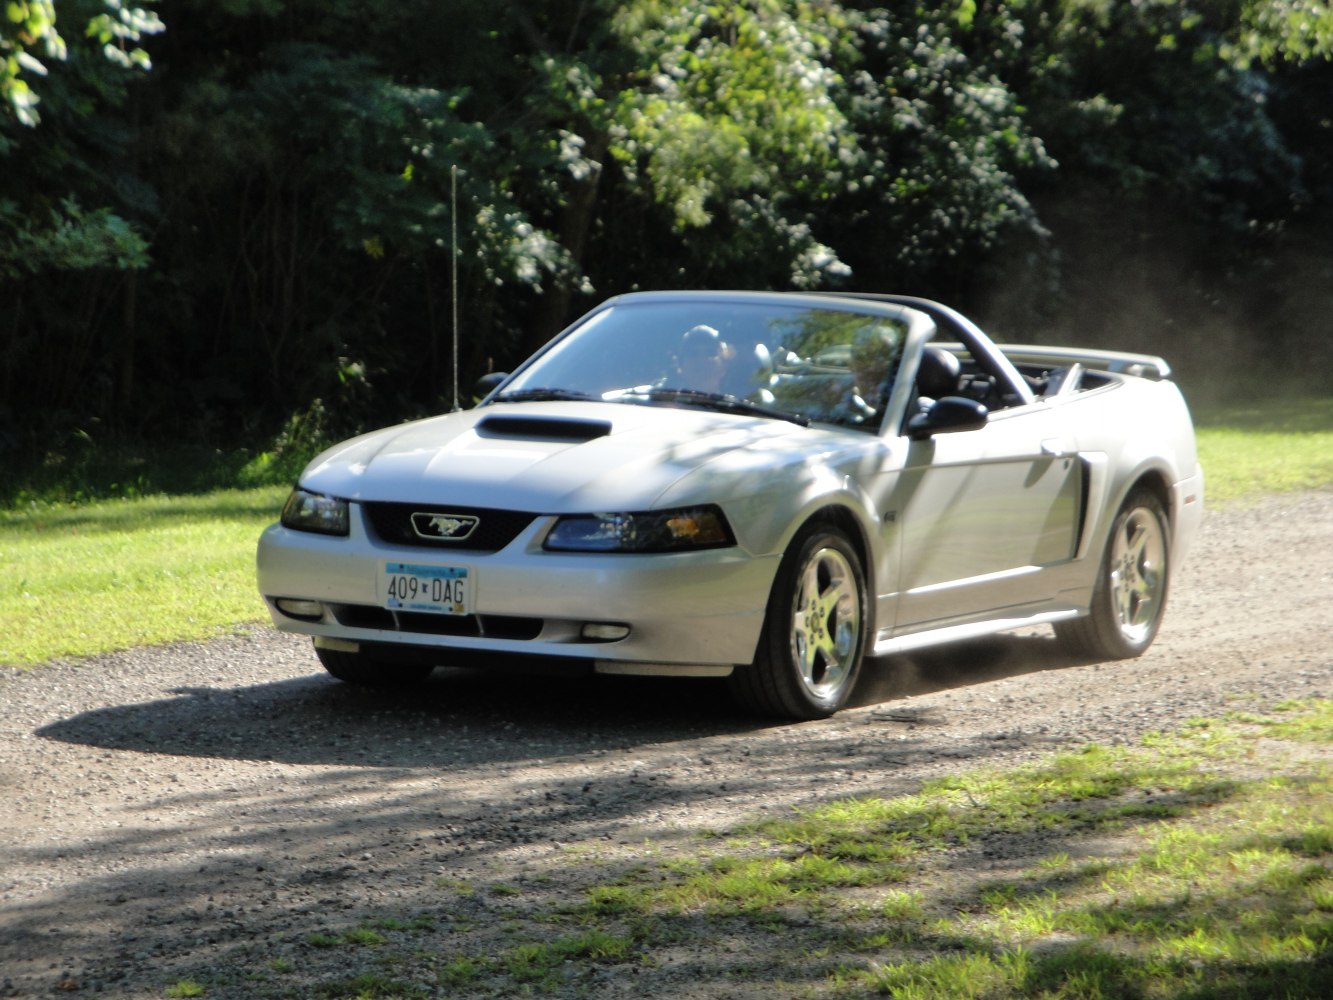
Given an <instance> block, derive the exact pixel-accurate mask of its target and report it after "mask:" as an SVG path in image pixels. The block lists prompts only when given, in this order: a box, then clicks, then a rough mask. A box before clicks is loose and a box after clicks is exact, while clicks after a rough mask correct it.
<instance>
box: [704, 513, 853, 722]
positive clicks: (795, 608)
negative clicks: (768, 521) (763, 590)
mask: <svg viewBox="0 0 1333 1000" xmlns="http://www.w3.org/2000/svg"><path fill="white" fill-rule="evenodd" d="M868 621H869V614H868V611H867V600H866V586H865V571H864V569H863V568H862V566H861V557H860V556H859V555H858V554H857V552H856V549H855V548H854V547H853V546H852V544H851V542H850V541H849V540H848V538H847V536H846V535H845V534H844V533H843V532H841V531H839V530H838V529H836V528H832V527H826V526H822V525H820V526H815V527H813V528H808V529H806V530H805V531H804V532H803V533H802V534H800V535H798V536H797V538H796V540H795V541H794V542H793V543H792V545H791V548H789V549H788V550H787V553H786V555H784V556H783V558H782V563H781V565H780V566H779V567H778V573H777V577H776V579H775V580H774V581H773V590H772V593H771V594H770V595H769V598H768V608H767V610H766V612H765V615H764V627H763V632H762V634H761V635H760V637H759V647H758V649H757V651H756V653H755V658H754V662H753V663H750V664H748V665H746V666H744V667H740V668H738V669H737V670H736V671H735V672H734V673H733V674H732V675H731V678H730V681H729V683H730V687H731V692H732V696H733V697H734V698H735V700H736V702H737V703H738V704H739V705H740V706H741V707H742V708H744V709H746V710H748V711H752V712H756V713H759V714H762V715H768V716H778V717H782V718H787V719H822V718H826V717H828V716H830V715H832V714H833V713H834V712H836V711H838V709H840V708H842V706H843V705H845V704H846V703H847V699H848V698H849V697H850V696H851V693H852V690H853V688H855V687H856V681H857V678H858V677H859V675H860V673H861V662H862V660H863V659H864V658H865V647H866V629H867V623H868Z"/></svg>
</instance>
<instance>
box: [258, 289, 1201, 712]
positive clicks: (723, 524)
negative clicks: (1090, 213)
mask: <svg viewBox="0 0 1333 1000" xmlns="http://www.w3.org/2000/svg"><path fill="white" fill-rule="evenodd" d="M1170 374H1171V373H1170V368H1169V367H1168V365H1167V363H1166V362H1165V361H1163V360H1162V359H1161V358H1158V357H1150V356H1140V355H1132V354H1127V353H1123V352H1113V351H1097V350H1081V349H1071V348H1057V347H1039V346H1022V345H997V344H996V343H995V342H993V341H992V340H991V339H990V338H988V337H987V336H986V334H985V333H983V332H982V331H981V330H980V329H979V328H978V327H977V326H976V324H974V323H973V322H971V321H970V320H968V319H967V318H966V317H964V316H962V315H961V314H959V313H958V312H957V311H955V310H953V309H951V308H949V307H947V306H944V305H941V304H939V303H936V302H932V301H929V300H926V299H920V298H915V297H911V296H903V295H869V294H855V295H853V294H833V293H792V292H782V293H772V292H646V293H635V294H628V295H623V296H619V297H616V298H612V299H610V300H609V301H607V302H605V303H603V304H602V305H600V306H598V307H597V308H595V309H593V310H592V311H591V312H589V313H588V314H587V315H585V316H583V317H582V318H580V319H579V320H577V321H576V322H575V323H574V324H573V325H571V326H570V327H569V328H568V329H566V330H565V331H564V332H562V333H561V334H559V335H558V336H556V337H555V338H553V339H552V340H551V341H550V342H549V343H548V344H546V345H545V346H544V347H543V348H541V349H540V350H539V351H538V352H537V353H536V354H535V355H534V356H533V357H531V358H530V359H528V360H527V361H526V362H524V363H523V364H522V365H521V366H519V367H518V368H517V369H516V370H515V371H514V372H513V373H512V374H507V375H503V376H500V375H497V376H495V377H493V378H491V379H490V380H489V385H488V388H487V390H486V392H485V395H484V397H483V398H481V400H480V402H479V403H478V404H477V405H476V406H474V407H473V408H472V409H469V410H460V411H457V412H452V413H448V414H444V415H441V416H435V417H430V418H427V419H423V420H418V421H414V422H410V423H405V424H402V425H400V426H396V427H391V428H387V429H384V430H379V431H376V432H374V433H370V434H365V435H363V436H361V437H357V438H354V439H352V440H350V441H347V442H345V443H343V444H340V445H337V446H336V447H334V448H331V449H329V450H328V451H326V452H324V453H323V454H322V455H320V456H318V457H317V458H315V459H314V461H312V462H311V463H310V465H309V466H308V467H307V468H306V469H305V471H304V472H303V473H302V474H301V477H300V479H299V481H298V483H297V485H296V487H295V488H294V489H293V491H292V493H291V495H290V497H289V498H288V500H287V502H286V505H285V506H284V507H283V510H282V514H281V519H280V520H279V521H278V523H276V524H274V525H272V526H271V527H270V528H268V529H267V530H266V531H265V532H264V534H263V535H262V537H261V538H260V541H259V548H258V583H259V590H260V593H261V594H262V595H263V598H264V600H265V602H266V603H267V606H268V610H269V613H270V614H271V616H272V619H273V622H274V624H275V625H276V627H277V628H279V629H282V630H285V631H289V632H296V633H303V634H305V635H309V636H311V637H312V639H313V642H314V648H315V652H316V654H317V655H318V657H319V660H320V662H321V663H322V664H323V666H324V668H325V669H326V670H327V671H328V672H329V673H330V674H332V675H333V676H334V677H336V678H339V679H340V680H343V681H348V682H352V683H358V684H365V685H396V684H403V683H408V682H414V681H419V680H421V679H424V678H425V677H426V676H427V675H428V674H430V672H431V671H432V670H433V669H435V667H437V666H462V665H469V666H473V665H476V664H479V663H480V664H485V663H487V662H490V663H501V662H507V661H511V660H512V661H524V662H526V661H527V660H528V659H529V658H531V657H540V658H544V659H545V660H546V661H547V662H552V661H554V662H557V663H560V664H564V665H567V666H570V667H580V668H582V669H585V670H586V669H588V668H591V669H593V670H596V671H598V672H602V673H612V674H645V675H664V676H679V677H726V678H727V681H726V684H727V685H728V687H729V690H730V692H731V694H732V695H733V696H734V697H735V699H736V700H737V701H738V702H739V704H740V705H741V706H742V707H743V708H745V709H746V710H748V711H752V712H757V713H761V714H764V715H769V716H776V717H782V718H792V719H809V718H818V717H823V716H827V715H830V714H832V713H834V712H836V711H837V710H838V709H839V708H840V707H842V706H843V705H844V704H846V702H847V700H848V698H849V696H850V695H851V693H852V691H853V688H854V686H855V685H856V682H857V678H858V675H859V673H860V671H861V666H862V662H863V660H864V658H865V657H867V656H888V655H892V654H894V653H897V652H900V651H903V650H908V649H912V648H916V647H921V646H927V645H935V644H939V643H945V642H949V641H952V640H956V639H960V638H965V637H971V636H977V635H981V634H987V633H992V632H999V631H1004V630H1008V629H1014V628H1019V627H1028V626H1032V625H1037V624H1049V625H1051V626H1052V627H1053V629H1054V632H1055V635H1056V637H1057V639H1058V640H1059V641H1060V642H1062V643H1064V644H1065V645H1066V646H1068V647H1069V649H1070V650H1071V651H1073V652H1075V653H1077V654H1078V655H1080V656H1084V657H1090V658H1094V659H1125V658H1130V657H1134V656H1138V655H1139V654H1141V653H1143V652H1144V650H1146V649H1147V648H1148V646H1149V645H1150V644H1151V643H1152V641H1153V639H1154V637H1155V636H1156V634H1157V631H1158V628H1159V626H1160V625H1161V622H1162V616H1163V611H1164V609H1165V606H1166V598H1167V591H1168V589H1169V585H1170V579H1171V574H1172V571H1173V570H1174V568H1175V567H1176V566H1178V565H1179V563H1180V560H1181V558H1182V557H1183V556H1184V555H1185V552H1186V550H1187V548H1188V546H1189V544H1190V542H1191V540H1192V538H1193V537H1194V535H1195V533H1196V529H1197V527H1198V524H1199V520H1200V516H1201V512H1202V509H1203V473H1202V470H1201V469H1200V467H1199V464H1198V460H1197V457H1196V453H1195V443H1194V431H1193V427H1192V424H1191V420H1190V416H1189V411H1188V409H1187V407H1186V405H1185V402H1184V400H1183V399H1182V396H1181V394H1180V392H1179V390H1178V388H1177V387H1176V385H1175V384H1174V383H1173V382H1172V381H1171V379H1170Z"/></svg>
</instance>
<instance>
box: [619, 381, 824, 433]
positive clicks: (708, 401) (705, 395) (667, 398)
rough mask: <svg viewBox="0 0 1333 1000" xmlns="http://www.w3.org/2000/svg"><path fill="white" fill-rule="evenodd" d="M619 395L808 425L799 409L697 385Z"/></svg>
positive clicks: (807, 420)
mask: <svg viewBox="0 0 1333 1000" xmlns="http://www.w3.org/2000/svg"><path fill="white" fill-rule="evenodd" d="M619 398H621V399H647V400H650V401H652V402H654V403H680V404H682V405H684V406H698V407H701V408H702V409H706V410H717V411H718V412H720V413H740V414H745V415H747V416H756V417H770V418H772V419H774V420H787V421H790V422H791V423H793V424H799V425H800V426H802V427H809V426H810V420H809V418H808V417H803V416H801V415H800V414H799V413H788V412H787V411H786V410H779V409H778V408H777V407H773V406H765V405H764V404H763V403H752V402H750V401H749V400H748V399H741V398H740V397H739V396H731V395H728V394H727V393H724V392H704V391H702V390H701V389H668V388H663V387H660V386H658V387H653V388H649V389H643V390H641V391H637V390H636V391H634V392H628V393H626V394H625V395H623V396H621V397H619Z"/></svg>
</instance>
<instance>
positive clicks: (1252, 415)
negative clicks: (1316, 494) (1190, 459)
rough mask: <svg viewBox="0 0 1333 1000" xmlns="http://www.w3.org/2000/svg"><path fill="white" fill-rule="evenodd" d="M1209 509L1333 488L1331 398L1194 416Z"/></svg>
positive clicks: (1285, 401) (1233, 408)
mask: <svg viewBox="0 0 1333 1000" xmlns="http://www.w3.org/2000/svg"><path fill="white" fill-rule="evenodd" d="M1195 419H1196V424H1197V436H1198V447H1199V460H1200V461H1201V462H1202V463H1203V467H1204V470H1205V472H1206V474H1207V488H1206V494H1207V497H1208V500H1209V502H1210V503H1227V502H1231V501H1236V500H1241V499H1245V498H1250V497H1256V496H1260V495H1262V494H1264V493H1281V492H1290V491H1293V490H1301V489H1310V488H1314V487H1319V486H1327V485H1328V484H1329V483H1333V396H1330V397H1323V398H1298V399H1282V400H1276V401H1275V400H1264V401H1263V403H1262V404H1258V403H1256V404H1253V405H1248V404H1247V405H1240V406H1229V407H1225V408H1222V407H1219V408H1213V409H1208V410H1205V411H1203V412H1201V413H1199V414H1196V417H1195Z"/></svg>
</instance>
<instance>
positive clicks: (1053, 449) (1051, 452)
mask: <svg viewBox="0 0 1333 1000" xmlns="http://www.w3.org/2000/svg"><path fill="white" fill-rule="evenodd" d="M1041 453H1042V454H1043V455H1046V456H1047V457H1048V458H1066V457H1068V455H1069V452H1067V451H1065V446H1064V444H1063V443H1062V442H1061V441H1060V440H1059V439H1058V438H1047V439H1046V440H1045V441H1043V442H1042V443H1041Z"/></svg>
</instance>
